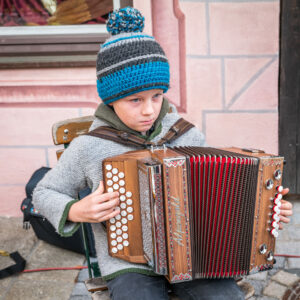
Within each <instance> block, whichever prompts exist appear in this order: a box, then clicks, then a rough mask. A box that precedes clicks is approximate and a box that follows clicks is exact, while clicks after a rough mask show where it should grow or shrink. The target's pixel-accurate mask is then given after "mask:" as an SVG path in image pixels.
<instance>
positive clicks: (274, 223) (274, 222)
mask: <svg viewBox="0 0 300 300" xmlns="http://www.w3.org/2000/svg"><path fill="white" fill-rule="evenodd" d="M271 225H272V227H273V228H275V229H278V228H279V225H278V222H276V221H273V222H272V223H271Z"/></svg>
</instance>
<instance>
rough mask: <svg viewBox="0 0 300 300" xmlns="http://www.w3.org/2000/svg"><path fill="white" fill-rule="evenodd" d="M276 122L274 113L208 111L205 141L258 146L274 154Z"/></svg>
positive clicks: (276, 140) (228, 144)
mask: <svg viewBox="0 0 300 300" xmlns="http://www.w3.org/2000/svg"><path fill="white" fill-rule="evenodd" d="M277 124H278V115H277V114H275V113H274V114H272V113H270V114H264V113H261V114H258V113H257V114H256V113H224V114H222V113H210V114H207V115H206V124H205V125H206V138H207V143H208V144H209V145H214V146H215V147H224V146H236V147H242V148H245V147H246V148H247V147H250V148H258V149H262V150H264V151H266V152H267V153H272V154H276V153H277V152H278V136H277V135H278V133H277V131H278V129H277ZM266 128H267V129H266Z"/></svg>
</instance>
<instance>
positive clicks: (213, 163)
mask: <svg viewBox="0 0 300 300" xmlns="http://www.w3.org/2000/svg"><path fill="white" fill-rule="evenodd" d="M282 167H283V158H282V157H278V156H274V155H270V154H265V153H262V152H257V151H249V150H241V149H238V148H231V149H226V150H224V149H223V150H221V149H215V148H202V147H175V148H174V149H170V148H166V149H162V150H154V151H149V150H141V151H133V152H128V153H125V154H123V155H120V156H116V157H113V158H108V159H106V160H105V161H104V162H103V170H104V178H105V179H104V180H105V188H106V191H115V190H117V191H119V193H120V210H121V211H120V215H118V216H116V217H115V218H112V219H111V220H109V221H107V234H108V242H109V252H110V255H112V256H114V257H118V258H121V259H125V260H127V261H130V262H135V263H148V264H149V265H150V266H151V267H152V268H153V270H154V271H155V272H156V273H158V274H162V275H165V276H166V277H167V278H168V280H169V281H170V282H180V281H184V280H192V279H194V278H230V277H235V276H238V275H247V274H250V273H254V272H257V271H263V270H266V269H270V268H272V266H273V263H274V255H273V253H274V249H275V238H276V237H277V235H278V221H279V212H280V205H281V203H280V199H281V197H282V196H281V194H280V193H279V192H280V190H281V189H282V187H281V175H282Z"/></svg>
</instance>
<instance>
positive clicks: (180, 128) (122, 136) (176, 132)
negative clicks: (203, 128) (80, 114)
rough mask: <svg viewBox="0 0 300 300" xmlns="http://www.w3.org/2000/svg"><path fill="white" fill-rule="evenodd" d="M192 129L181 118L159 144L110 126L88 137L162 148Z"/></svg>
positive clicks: (100, 128) (90, 133)
mask: <svg viewBox="0 0 300 300" xmlns="http://www.w3.org/2000/svg"><path fill="white" fill-rule="evenodd" d="M192 127H194V125H193V124H192V123H190V122H188V121H186V120H184V119H183V118H181V119H179V120H178V121H177V122H176V123H175V124H173V126H172V127H171V128H170V129H169V131H168V132H167V133H166V135H165V136H164V137H163V138H161V139H160V140H159V141H158V142H157V143H153V142H149V141H146V140H144V139H143V138H141V137H138V136H136V135H134V134H131V133H128V132H125V131H122V130H117V129H115V128H112V127H109V126H100V127H98V128H96V129H94V130H92V131H90V132H88V133H86V135H91V136H95V137H99V138H103V139H107V140H111V141H114V142H117V143H120V144H124V145H129V146H135V147H143V148H147V147H149V146H156V145H157V146H162V145H163V144H165V143H170V142H171V141H173V140H175V139H177V138H179V137H180V136H181V135H183V134H184V133H186V132H187V131H188V130H189V129H191V128H192Z"/></svg>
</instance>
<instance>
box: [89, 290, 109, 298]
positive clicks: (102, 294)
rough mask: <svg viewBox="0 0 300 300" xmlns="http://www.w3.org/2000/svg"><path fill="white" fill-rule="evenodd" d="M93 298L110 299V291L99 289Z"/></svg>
mask: <svg viewBox="0 0 300 300" xmlns="http://www.w3.org/2000/svg"><path fill="white" fill-rule="evenodd" d="M92 299H93V300H110V297H109V292H108V291H99V292H95V293H93V294H92Z"/></svg>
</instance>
